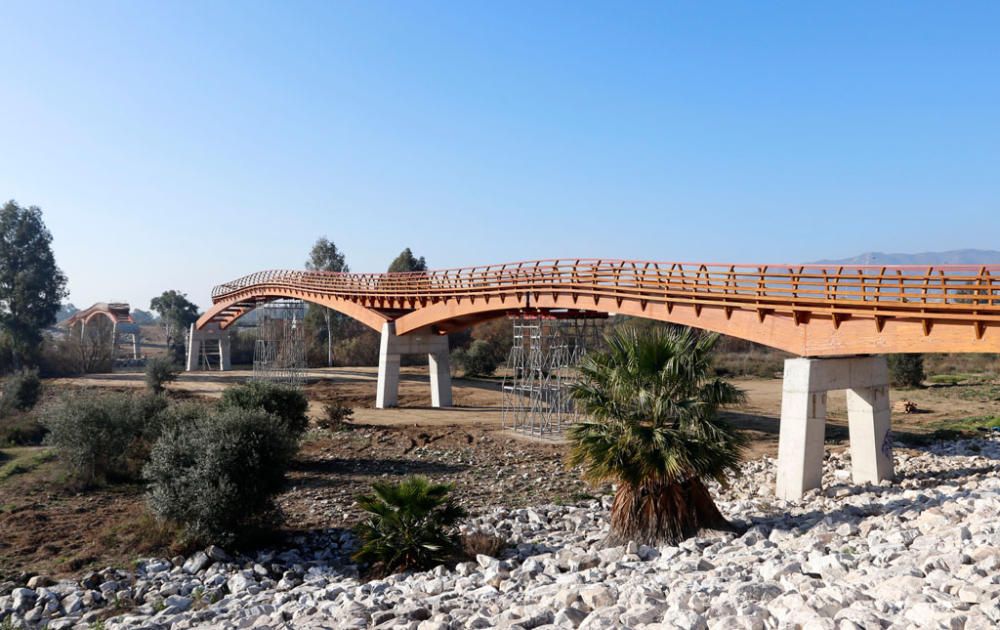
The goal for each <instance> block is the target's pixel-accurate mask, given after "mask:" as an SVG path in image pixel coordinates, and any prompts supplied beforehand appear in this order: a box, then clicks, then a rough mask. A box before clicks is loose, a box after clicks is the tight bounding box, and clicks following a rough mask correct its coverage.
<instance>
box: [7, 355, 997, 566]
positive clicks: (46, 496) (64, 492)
mask: <svg viewBox="0 0 1000 630" xmlns="http://www.w3.org/2000/svg"><path fill="white" fill-rule="evenodd" d="M247 376H249V373H248V372H245V371H244V372H240V371H235V372H229V373H225V374H219V373H216V374H212V373H195V374H183V375H181V377H180V379H179V380H178V381H177V382H175V383H173V384H171V386H170V390H171V393H172V395H173V396H176V397H217V396H219V395H220V393H221V391H222V389H223V388H225V387H226V386H227V385H228V384H231V383H233V382H236V381H239V380H242V379H245V378H246V377H247ZM309 379H310V381H309V384H308V385H307V386H306V393H307V395H308V396H309V398H310V400H311V407H310V412H311V414H313V415H318V414H319V413H321V409H322V405H323V403H324V402H326V401H328V400H330V399H332V398H333V397H339V398H341V399H342V400H345V401H347V403H348V404H349V405H351V406H352V407H354V408H355V415H354V424H355V426H354V427H353V428H352V429H350V430H347V431H340V432H329V431H324V430H318V429H317V430H312V431H310V432H309V434H308V435H307V439H306V440H305V442H304V444H303V448H302V451H301V454H300V456H299V458H298V460H297V462H296V463H295V465H294V467H293V470H292V471H291V472H290V474H289V478H290V479H289V484H288V489H287V490H286V491H285V492H284V493H283V494H282V496H281V497H280V498H279V503H280V505H281V507H282V509H283V511H284V513H285V515H286V517H287V518H286V524H285V531H286V532H287V533H295V532H298V531H303V530H309V529H314V528H327V527H343V526H349V525H351V524H353V523H354V522H356V520H357V514H356V512H355V511H354V508H353V503H354V497H355V496H356V495H357V494H359V493H361V492H365V491H367V490H368V489H369V488H370V486H371V483H372V482H374V481H379V480H390V479H398V478H401V477H402V476H405V475H408V474H414V473H416V474H423V475H427V476H429V477H431V478H434V479H436V480H442V481H447V482H450V483H453V484H454V485H455V493H456V495H457V496H458V497H459V498H460V500H461V502H462V504H463V505H465V506H466V507H467V508H468V509H470V510H471V511H473V512H474V511H476V510H480V509H484V508H488V507H489V506H493V505H525V504H530V503H541V502H575V501H578V500H581V499H583V498H586V497H587V496H589V494H590V493H597V492H600V491H601V489H592V488H588V487H587V486H586V485H585V484H583V483H582V482H581V481H580V480H579V474H578V472H577V471H572V470H567V469H566V467H565V465H564V457H565V445H564V444H561V443H559V442H557V441H548V440H538V439H529V438H525V437H523V436H520V435H517V434H513V433H510V432H507V431H504V430H503V429H502V428H501V426H500V413H499V409H498V405H499V384H498V383H497V382H496V381H490V380H481V381H480V380H465V379H457V380H456V381H455V387H454V398H455V403H456V407H455V408H453V409H432V408H430V396H429V386H428V379H427V376H426V370H425V369H420V368H404V369H403V378H402V381H401V389H400V403H401V405H402V406H403V407H402V408H400V409H392V410H377V409H373V408H372V407H373V405H374V399H375V370H374V368H335V369H330V370H325V369H324V370H316V371H313V372H311V373H310V375H309ZM735 382H736V383H737V384H738V385H739V386H740V387H742V388H743V389H744V390H746V392H747V394H748V398H749V402H748V404H747V405H746V406H745V407H744V408H742V409H739V410H734V411H733V412H732V413H731V414H730V417H731V419H732V420H733V421H734V422H735V423H736V424H737V425H738V426H740V427H742V428H743V429H745V430H746V431H747V432H748V434H749V435H750V437H751V447H750V452H749V453H748V455H749V456H752V457H755V456H760V455H764V454H768V455H773V454H775V453H776V451H777V435H778V431H777V429H778V421H777V418H778V414H779V410H780V400H781V381H780V380H777V379H736V380H735ZM45 384H46V387H47V388H49V391H53V390H56V391H60V390H64V391H72V390H73V389H75V388H80V387H108V388H115V389H124V388H133V387H135V388H138V387H142V385H143V383H142V375H141V374H138V373H132V374H114V375H96V376H90V377H86V378H76V379H55V380H50V381H46V383H45ZM892 397H893V399H894V400H898V399H901V398H908V399H910V400H913V401H914V402H916V403H917V405H918V407H919V408H921V409H923V410H925V413H917V414H911V415H896V416H895V417H894V429H895V430H896V431H897V432H902V433H907V432H917V433H921V432H928V431H930V430H932V429H934V428H937V427H939V426H941V425H942V424H943V423H947V422H952V421H955V420H961V419H965V418H970V417H980V416H1000V384H997V383H995V382H988V383H979V384H977V385H974V386H961V385H959V386H955V387H949V388H932V389H925V390H913V391H904V392H899V391H893V392H892ZM829 406H830V417H831V422H830V423H829V429H828V440H829V441H830V442H831V443H832V444H833V445H834V448H837V447H838V446H836V445H837V444H840V445H841V446H842V444H843V443H844V442H845V441H846V413H845V406H844V400H843V396H841V395H831V397H830V405H829ZM4 471H7V472H6V473H5V472H4ZM169 540H170V532H166V531H162V530H161V529H159V528H158V527H157V526H156V525H155V524H154V523H153V521H152V520H151V519H150V518H148V516H146V511H145V507H144V501H143V496H142V489H141V488H139V487H137V486H125V487H122V486H118V487H112V488H105V489H99V490H92V491H88V492H75V491H73V490H72V489H69V488H68V487H67V485H66V483H65V478H64V474H63V472H62V469H61V467H60V465H59V462H57V461H52V459H51V457H46V456H45V449H44V448H34V449H3V450H0V578H4V577H15V576H16V575H17V574H18V573H19V572H22V571H35V572H45V573H49V574H53V575H60V574H66V573H70V572H77V571H79V570H81V569H83V568H90V567H103V566H107V565H118V566H127V565H128V564H129V563H130V562H131V561H132V560H133V559H135V558H136V557H139V556H144V555H147V556H148V555H154V554H169V553H171V552H172V551H174V552H175V551H178V549H176V548H175V549H170V548H169V544H168V542H167V541H169Z"/></svg>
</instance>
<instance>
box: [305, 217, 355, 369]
mask: <svg viewBox="0 0 1000 630" xmlns="http://www.w3.org/2000/svg"><path fill="white" fill-rule="evenodd" d="M306 269H308V270H310V271H336V272H341V273H346V272H348V271H350V268H349V267H348V266H347V260H346V259H345V258H344V252H342V251H340V250H339V249H337V246H336V245H335V244H334V243H333V241H331V240H330V239H328V238H326V237H325V236H324V237H322V238H320V239H318V240H317V241H316V243H315V244H313V246H312V249H311V250H309V258H308V260H306ZM317 319H322V320H323V324H324V325H323V326H322V330H321V334H320V335H319V337H325V339H326V364H327V366H333V342H334V337H338V338H340V337H343V336H344V328H345V317H344V316H343V315H341V314H340V313H336V312H334V311H332V310H331V309H328V308H326V307H325V306H317V305H315V304H311V305H309V310H308V312H307V313H306V322H307V324H308V325H309V327H310V328H312V329H320V328H321V327H320V326H318V325H317V321H316V320H317ZM317 341H322V339H317Z"/></svg>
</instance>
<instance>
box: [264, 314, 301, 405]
mask: <svg viewBox="0 0 1000 630" xmlns="http://www.w3.org/2000/svg"><path fill="white" fill-rule="evenodd" d="M255 314H256V317H257V338H256V339H255V341H254V347H253V380H255V381H273V382H279V383H288V384H290V385H298V384H300V383H301V381H302V377H303V373H304V372H305V368H306V343H305V322H304V321H303V318H304V316H305V305H304V304H303V303H302V301H301V300H276V301H274V302H268V303H267V304H262V305H260V306H258V307H257V309H256V311H255Z"/></svg>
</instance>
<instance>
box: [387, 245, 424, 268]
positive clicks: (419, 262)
mask: <svg viewBox="0 0 1000 630" xmlns="http://www.w3.org/2000/svg"><path fill="white" fill-rule="evenodd" d="M404 271H427V261H426V260H424V257H423V256H421V257H420V258H417V257H416V256H414V255H413V252H411V251H410V248H409V247H407V248H406V249H404V250H403V251H402V252H401V253H400V254H399V256H396V259H395V260H393V261H392V264H391V265H389V273H399V272H404Z"/></svg>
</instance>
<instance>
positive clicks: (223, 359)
mask: <svg viewBox="0 0 1000 630" xmlns="http://www.w3.org/2000/svg"><path fill="white" fill-rule="evenodd" d="M229 349H230V342H229V335H227V334H225V333H223V334H222V336H221V337H219V370H221V371H223V372H228V371H229V370H231V369H233V364H232V362H231V359H230V355H229Z"/></svg>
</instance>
